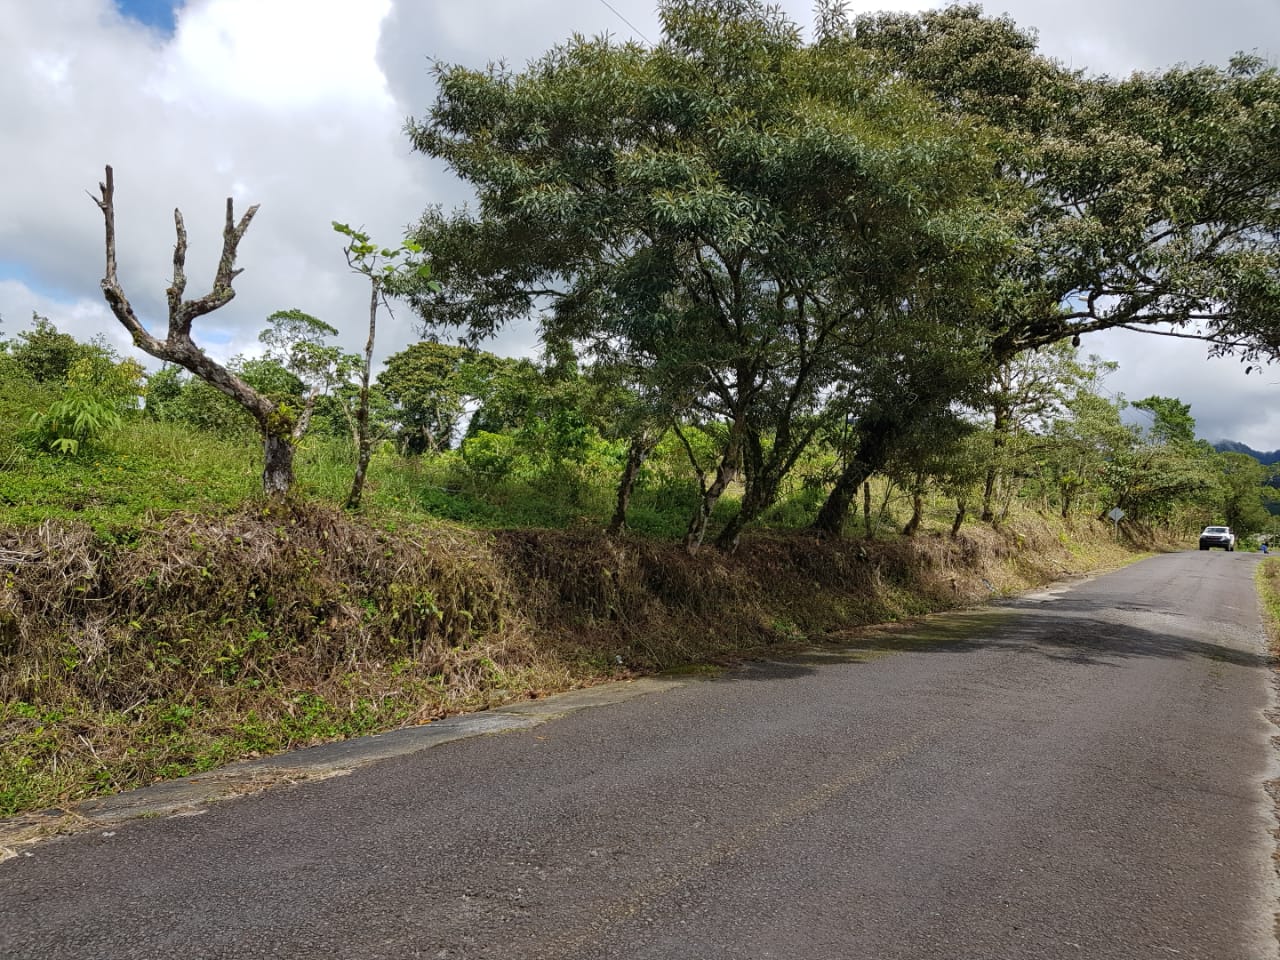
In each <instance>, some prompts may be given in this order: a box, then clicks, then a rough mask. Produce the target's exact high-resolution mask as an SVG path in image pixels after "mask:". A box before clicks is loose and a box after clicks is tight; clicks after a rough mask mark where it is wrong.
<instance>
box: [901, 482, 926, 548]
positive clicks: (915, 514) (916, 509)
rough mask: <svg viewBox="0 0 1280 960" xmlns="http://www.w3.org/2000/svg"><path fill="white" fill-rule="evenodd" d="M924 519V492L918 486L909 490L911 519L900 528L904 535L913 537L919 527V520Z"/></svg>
mask: <svg viewBox="0 0 1280 960" xmlns="http://www.w3.org/2000/svg"><path fill="white" fill-rule="evenodd" d="M923 519H924V494H923V493H922V492H921V489H920V488H919V487H916V488H915V489H914V490H912V491H911V519H910V520H908V521H907V525H906V526H905V527H903V528H902V535H903V536H904V537H914V536H915V535H916V531H917V530H919V529H920V521H921V520H923Z"/></svg>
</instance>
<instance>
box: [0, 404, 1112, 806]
mask: <svg viewBox="0 0 1280 960" xmlns="http://www.w3.org/2000/svg"><path fill="white" fill-rule="evenodd" d="M2 432H3V431H2V428H0V433H2ZM5 439H6V438H5V437H3V436H0V441H3V440H5ZM10 449H12V450H13V452H12V453H11V454H10V456H9V458H8V460H7V461H5V462H4V463H3V465H2V466H0V576H2V577H3V580H2V581H0V816H3V815H7V814H12V813H16V812H19V811H23V810H29V809H37V808H42V807H48V806H54V805H59V804H64V803H67V802H70V801H73V800H76V799H81V798H84V797H88V796H93V795H96V794H101V793H106V792H111V791H117V790H123V789H128V788H131V787H135V786H139V785H143V784H146V783H150V782H154V781H156V780H159V779H165V778H172V777H177V776H181V775H185V774H189V773H193V772H197V771H201V770H206V769H209V768H212V767H214V766H217V765H220V764H223V763H226V762H228V761H231V760H234V759H237V758H242V757H252V756H258V755H263V754H267V753H274V752H279V751H283V750H288V749H292V748H295V747H298V746H302V745H306V744H312V743H317V742H322V741H325V740H332V739H339V738H343V737H349V736H356V735H360V734H365V733H370V732H374V731H378V730H385V729H390V728H394V727H397V726H401V725H406V724H413V723H421V722H426V721H429V720H432V719H434V718H438V717H442V716H445V715H448V714H451V713H456V712H460V711H466V710H476V709H483V708H485V707H486V706H490V705H493V704H496V703H499V702H503V701H507V700H511V699H518V698H529V697H538V696H543V695H546V694H549V693H552V692H555V691H558V690H564V689H568V688H572V687H574V686H581V685H587V684H592V683H598V682H603V681H607V680H610V679H617V678H622V677H626V676H633V675H636V674H638V673H646V672H654V671H661V670H665V669H671V668H675V667H679V666H681V665H687V664H691V663H699V662H708V661H712V662H717V661H723V660H727V659H730V658H733V657H739V656H750V655H753V654H757V653H759V652H761V651H765V650H768V651H770V652H773V653H776V652H778V651H781V650H785V649H788V648H791V647H794V646H796V645H798V644H801V643H813V642H821V641H822V640H823V639H824V637H827V636H828V635H832V634H835V633H837V632H839V631H841V630H847V629H848V628H850V627H852V626H856V625H859V624H867V623H874V622H882V621H886V620H898V619H904V618H909V617H914V616H918V615H921V614H925V613H928V612H931V611H935V610H940V609H944V608H948V607H952V606H957V605H962V604H967V603H972V602H977V601H980V600H983V599H986V598H988V597H990V596H991V595H992V594H999V593H1006V592H1011V591H1015V590H1018V589H1022V588H1025V587H1028V586H1031V585H1034V584H1039V583H1043V582H1046V581H1048V580H1051V579H1054V578H1055V577H1058V576H1061V575H1064V574H1068V573H1072V572H1080V571H1084V570H1089V569H1095V568H1097V567H1100V566H1107V565H1113V564H1116V563H1119V562H1122V561H1123V559H1125V558H1127V557H1130V556H1132V550H1131V549H1130V548H1127V547H1126V546H1124V545H1120V544H1116V543H1114V542H1113V541H1112V540H1111V530H1110V525H1109V524H1097V523H1093V522H1089V521H1077V522H1075V523H1063V522H1062V521H1058V520H1054V519H1046V518H1044V517H1041V516H1039V515H1037V514H1034V513H1030V512H1021V513H1015V514H1014V515H1013V516H1012V517H1011V519H1010V520H1009V522H1008V523H1006V524H1005V525H1004V526H1003V528H1002V529H1000V530H993V529H991V528H989V527H986V526H982V525H977V524H973V525H970V526H968V527H966V528H965V530H964V531H963V532H962V534H961V536H960V537H959V538H958V539H956V540H952V539H950V538H948V537H946V536H945V535H944V534H943V532H942V531H945V529H946V528H947V526H948V525H949V520H950V516H949V513H950V510H949V507H948V505H947V504H945V503H941V502H940V503H938V504H937V505H936V509H935V510H934V511H933V512H931V514H930V516H929V518H928V522H927V523H926V527H925V529H926V531H927V532H925V533H923V534H921V535H918V536H917V537H915V538H912V539H904V538H902V537H900V536H898V535H896V534H895V533H893V532H892V531H893V529H894V527H895V525H896V524H898V523H900V521H901V519H902V517H901V516H895V515H894V511H895V510H896V509H899V508H898V505H896V504H895V502H894V501H893V500H892V498H889V499H888V500H887V501H886V504H887V506H886V517H885V518H884V519H885V522H883V523H882V524H880V525H879V527H878V530H877V535H876V536H875V537H874V538H866V537H865V536H861V537H857V538H853V537H851V538H850V539H847V540H845V541H842V542H839V543H830V542H821V541H817V540H815V539H813V538H811V537H809V536H807V535H804V534H803V533H801V532H799V531H798V530H795V529H788V527H787V524H788V522H790V521H791V520H792V519H794V518H799V517H802V516H811V515H812V508H813V505H814V503H813V494H812V492H809V491H805V490H797V491H796V492H795V493H794V495H793V496H791V497H790V498H789V499H788V500H787V501H786V502H784V503H783V504H782V505H781V506H780V507H779V509H778V510H777V511H775V513H774V514H773V516H772V518H771V521H772V523H773V526H772V527H766V528H765V529H764V530H762V531H760V532H759V533H757V534H756V535H755V536H753V537H751V538H749V539H748V540H747V541H745V542H744V544H743V546H742V548H741V549H740V550H739V551H738V552H737V553H736V554H734V555H732V556H725V555H723V554H721V553H718V552H716V551H714V550H712V549H709V548H708V549H706V550H704V551H703V552H702V553H700V554H699V555H698V556H697V557H695V558H690V557H688V556H686V555H685V554H684V553H683V551H682V550H681V549H680V548H679V545H678V543H676V542H674V540H673V539H672V536H671V535H672V534H674V533H678V531H679V530H680V528H681V526H682V523H683V519H684V517H685V516H686V515H687V509H688V505H689V502H688V499H687V497H688V494H687V492H686V491H685V487H684V486H682V485H680V484H677V483H675V482H668V481H667V480H664V479H663V478H656V479H651V480H650V482H649V483H648V484H647V485H646V486H645V488H644V489H642V491H641V492H640V494H639V495H638V498H637V505H636V510H635V515H636V516H637V517H638V518H641V520H642V524H641V525H642V526H643V527H644V529H645V531H646V533H645V534H640V533H633V534H630V535H628V536H625V537H621V538H615V539H610V538H608V537H606V536H605V535H604V534H603V533H602V532H601V522H602V520H603V519H604V517H606V516H607V514H608V510H609V508H610V506H611V498H612V490H611V487H610V484H611V481H612V476H610V475H608V471H602V473H601V476H599V477H591V476H585V477H584V476H582V475H579V476H577V477H575V478H573V482H572V483H566V482H565V480H564V478H550V479H548V480H545V481H543V482H541V483H538V482H518V481H514V480H512V481H509V482H505V483H503V484H493V483H482V482H481V481H478V480H477V481H475V482H473V483H470V485H469V483H468V481H466V480H465V478H460V477H459V475H458V474H457V472H456V470H455V471H453V472H449V473H447V475H446V473H441V472H440V469H443V468H434V467H432V466H431V465H429V464H426V465H424V464H423V463H421V462H418V461H406V460H400V459H397V458H394V457H389V456H387V457H382V458H380V459H378V460H376V461H375V467H374V470H373V472H372V473H371V480H370V487H369V492H368V501H369V502H368V507H367V509H366V512H365V513H364V514H363V515H362V516H360V517H356V518H353V517H351V516H348V515H346V514H343V513H342V512H341V511H339V510H338V509H336V508H334V507H333V506H332V505H331V504H332V502H333V501H334V500H336V499H337V498H338V497H339V496H340V494H341V493H342V491H343V488H344V486H345V483H346V482H347V478H348V477H349V467H348V465H347V463H348V462H347V460H346V458H345V455H344V454H343V452H342V451H341V450H340V449H338V448H335V447H329V446H324V445H319V444H317V445H308V446H304V448H303V450H302V451H301V455H300V461H299V474H300V480H301V483H300V486H301V496H300V497H299V498H298V499H297V500H296V501H295V502H294V503H292V504H289V505H287V506H283V507H282V506H278V505H277V506H268V505H265V504H262V503H260V502H258V501H256V500H255V499H254V496H253V491H254V488H255V486H256V483H257V472H258V469H259V468H258V465H257V463H256V458H255V457H254V456H253V455H252V453H251V452H250V451H251V448H249V447H246V445H245V444H243V443H236V442H231V441H224V440H218V439H216V438H211V437H204V436H201V435H198V434H197V435H192V434H191V433H190V432H189V431H181V430H178V429H175V428H171V427H166V426H164V425H159V424H142V425H137V426H136V427H135V428H134V429H132V430H130V431H129V432H128V434H122V435H120V436H118V437H117V438H115V439H114V440H112V441H111V442H110V443H108V444H105V445H103V446H102V447H100V448H99V449H98V450H97V451H95V452H94V453H93V454H91V455H86V456H84V457H82V458H80V459H78V460H75V461H61V460H58V459H55V458H51V457H48V456H42V455H35V454H31V453H30V452H24V451H23V449H22V448H21V446H20V445H11V446H10ZM482 488H483V489H482ZM482 494H483V495H482ZM441 514H443V515H445V516H449V517H456V518H459V519H464V520H466V521H468V525H467V526H462V525H459V524H458V523H455V522H451V521H449V520H444V519H441Z"/></svg>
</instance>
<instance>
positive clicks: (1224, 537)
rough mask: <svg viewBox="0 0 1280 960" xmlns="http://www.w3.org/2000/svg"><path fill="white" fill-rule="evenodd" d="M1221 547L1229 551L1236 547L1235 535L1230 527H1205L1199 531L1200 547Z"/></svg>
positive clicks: (1202, 548)
mask: <svg viewBox="0 0 1280 960" xmlns="http://www.w3.org/2000/svg"><path fill="white" fill-rule="evenodd" d="M1214 547H1221V548H1222V549H1223V550H1225V551H1227V553H1230V552H1231V551H1232V550H1234V549H1235V548H1236V535H1235V534H1234V533H1232V532H1231V528H1230V527H1205V528H1204V529H1203V530H1202V531H1201V532H1200V549H1201V550H1212V549H1213V548H1214Z"/></svg>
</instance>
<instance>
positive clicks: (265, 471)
mask: <svg viewBox="0 0 1280 960" xmlns="http://www.w3.org/2000/svg"><path fill="white" fill-rule="evenodd" d="M262 439H263V444H262V446H263V465H262V489H263V491H264V492H265V493H266V495H267V496H269V497H283V496H285V495H286V494H288V492H289V489H290V488H291V487H292V486H293V437H292V436H290V435H289V434H284V435H283V436H282V435H280V434H277V433H274V432H270V431H266V430H264V431H263V434H262Z"/></svg>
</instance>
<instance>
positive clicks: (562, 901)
mask: <svg viewBox="0 0 1280 960" xmlns="http://www.w3.org/2000/svg"><path fill="white" fill-rule="evenodd" d="M1255 562H1256V558H1255V557H1253V556H1250V555H1246V554H1239V553H1236V554H1225V553H1220V552H1213V553H1199V552H1192V553H1185V554H1179V555H1169V556H1161V557H1157V558H1154V559H1151V560H1147V561H1144V562H1142V563H1140V564H1137V565H1135V566H1133V567H1130V568H1128V569H1126V570H1124V571H1121V572H1119V573H1115V574H1112V575H1110V576H1107V577H1103V578H1100V579H1097V580H1093V581H1090V582H1087V583H1084V584H1080V585H1077V586H1075V587H1073V588H1071V589H1069V590H1065V591H1058V592H1055V593H1054V594H1052V595H1049V594H1045V595H1041V596H1038V597H1028V598H1024V599H1022V600H1019V601H1015V602H1013V603H1011V604H1008V605H1006V606H1004V607H1003V608H1001V609H996V610H987V611H983V612H980V613H976V614H969V615H967V616H961V617H957V618H951V619H948V620H945V621H942V622H939V623H937V624H932V625H930V626H927V627H926V628H925V629H924V630H923V632H922V633H921V632H920V631H916V632H915V633H914V634H904V633H902V632H900V631H894V632H886V633H884V634H880V635H877V636H875V637H872V638H871V639H870V640H869V642H868V649H867V650H866V651H865V652H863V653H861V654H858V653H854V654H845V655H840V656H826V657H823V656H814V657H810V658H806V659H802V660H800V661H797V662H791V663H761V664H754V665H751V666H748V667H747V668H745V669H742V670H739V671H735V672H732V673H729V674H726V675H725V676H723V677H722V678H720V679H716V680H710V681H704V682H691V683H688V684H685V685H683V686H680V687H676V688H673V689H669V690H666V691H664V692H659V693H655V694H651V695H648V696H644V697H637V698H633V699H630V700H628V701H626V702H620V703H615V704H612V705H605V706H599V707H596V708H593V709H589V710H582V711H579V712H576V713H573V714H571V715H569V716H565V717H563V718H561V719H558V720H555V721H552V722H549V723H544V724H542V725H539V726H536V727H531V728H528V729H520V730H514V731H510V732H505V733H500V734H495V735H490V736H479V737H472V738H469V739H462V740H456V741H453V742H450V743H446V744H443V745H440V746H436V747H432V748H431V749H426V750H420V751H418V752H416V753H412V754H410V755H406V756H400V757H396V758H393V759H387V760H382V761H381V762H378V763H374V764H371V765H369V766H367V767H365V768H363V769H361V770H359V771H357V772H356V773H353V774H351V775H349V776H343V777H337V778H333V779H329V780H325V781H322V782H314V783H303V784H299V785H296V786H290V787H281V788H277V789H274V790H271V791H268V792H266V793H264V794H261V795H259V796H256V797H250V798H243V799H239V800H232V801H225V802H220V803H216V804H212V805H209V806H208V808H207V810H206V811H205V812H203V813H202V814H201V815H199V816H185V817H176V818H155V819H149V820H134V821H131V822H127V823H121V824H118V825H113V826H112V827H111V829H109V830H102V829H98V830H95V831H93V832H91V833H86V834H80V835H77V836H71V837H66V838H60V839H56V840H51V841H46V842H43V843H41V844H38V845H35V846H33V847H31V848H29V849H27V850H26V851H25V853H26V855H21V856H18V857H17V858H14V859H11V860H8V861H7V862H4V863H0V957H4V958H6V960H26V958H32V960H59V958H71V957H74V958H86V960H87V958H93V960H112V958H134V957H137V958H168V957H190V958H215V957H217V958H248V957H285V958H308V960H311V958H344V960H365V958H389V960H407V958H417V957H423V958H459V960H460V958H519V960H537V958H605V957H610V958H614V957H616V958H623V957H625V958H635V960H650V958H653V960H656V958H681V960H685V958H689V960H712V958H717V960H718V958H725V960H727V958H752V960H756V958H772V957H776V958H785V960H806V958H848V960H891V958H913V960H917V958H918V960H930V958H938V960H944V958H945V960H970V958H972V960H977V958H982V960H996V958H1001V960H1003V958H1008V960H1039V958H1044V960H1048V958H1053V960H1059V958H1080V960H1108V958H1140V960H1153V958H1163V957H1173V958H1183V960H1186V958H1203V960H1253V958H1275V957H1276V956H1277V951H1276V944H1275V938H1274V935H1273V926H1274V916H1275V913H1276V875H1275V871H1274V868H1273V865H1272V853H1273V851H1274V849H1275V844H1274V840H1273V838H1272V834H1271V831H1272V830H1273V829H1274V827H1275V824H1274V821H1273V811H1272V805H1271V802H1270V801H1269V799H1268V797H1267V795H1266V792H1265V790H1264V782H1265V781H1267V780H1268V779H1270V778H1271V777H1272V776H1274V775H1275V774H1274V771H1273V747H1272V745H1271V739H1270V738H1271V736H1272V734H1273V730H1272V727H1271V725H1270V723H1269V722H1268V721H1267V720H1266V719H1265V716H1264V714H1265V713H1266V712H1267V711H1268V710H1269V709H1270V702H1271V683H1272V681H1271V677H1270V672H1269V669H1268V666H1267V663H1266V660H1265V658H1264V649H1265V645H1264V642H1263V636H1262V630H1261V626H1260V623H1259V619H1258V612H1257V602H1256V599H1255V596H1254V592H1253V587H1252V579H1251V575H1252V571H1253V566H1254V563H1255ZM917 635H920V636H923V637H924V640H925V642H919V643H917V642H915V641H914V640H912V639H911V637H912V636H917ZM944 637H946V638H949V640H950V642H947V643H940V642H937V641H938V640H940V639H941V638H944Z"/></svg>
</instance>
